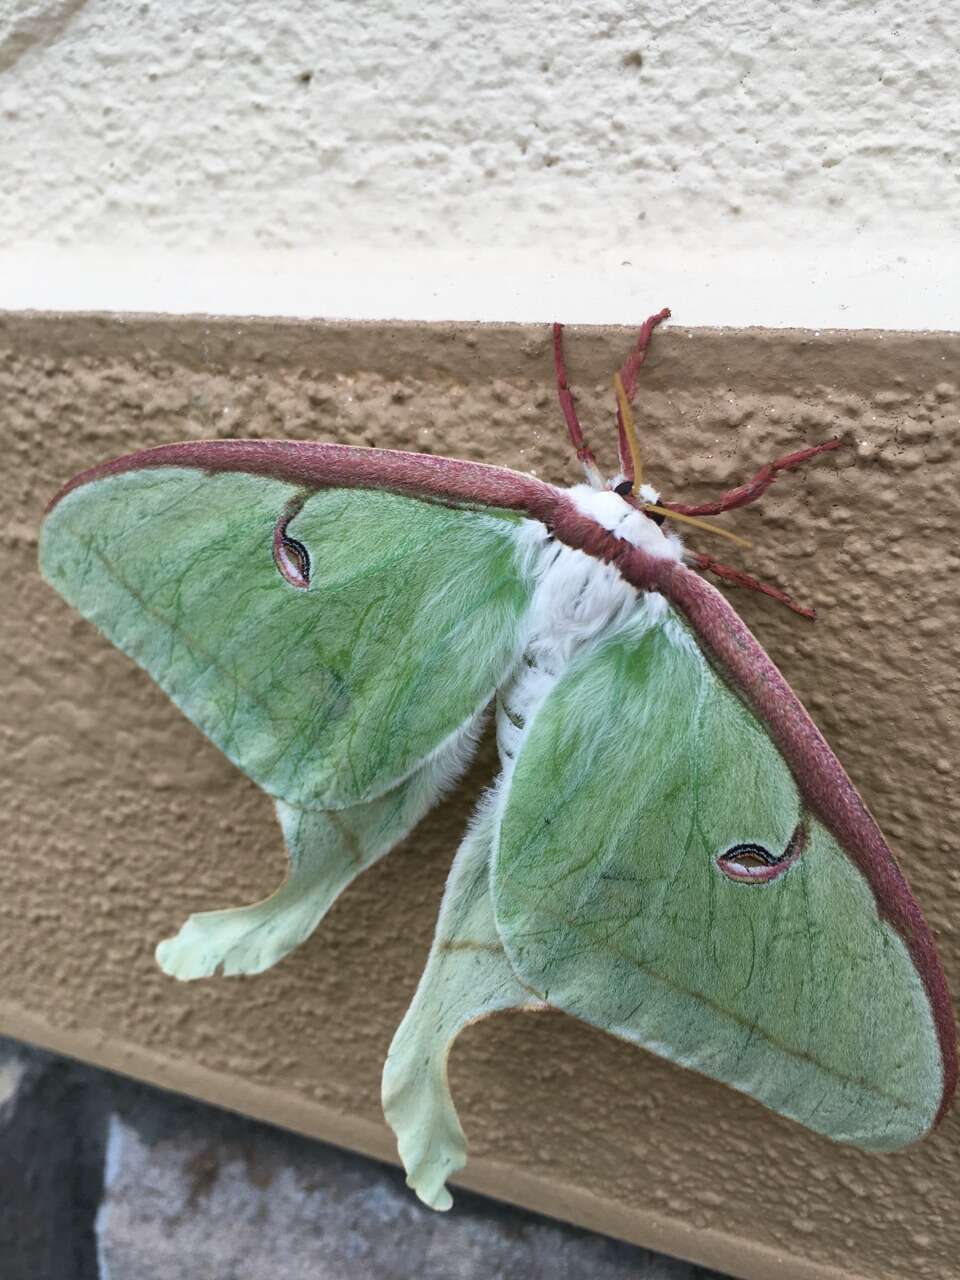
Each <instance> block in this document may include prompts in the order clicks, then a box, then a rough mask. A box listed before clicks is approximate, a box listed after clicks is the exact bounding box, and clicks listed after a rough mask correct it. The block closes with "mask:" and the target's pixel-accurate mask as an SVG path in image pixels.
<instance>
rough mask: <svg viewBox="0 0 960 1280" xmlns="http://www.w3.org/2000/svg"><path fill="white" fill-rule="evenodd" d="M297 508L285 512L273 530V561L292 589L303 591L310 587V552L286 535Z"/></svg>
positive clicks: (300, 543)
mask: <svg viewBox="0 0 960 1280" xmlns="http://www.w3.org/2000/svg"><path fill="white" fill-rule="evenodd" d="M298 510H299V507H298V508H297V509H296V510H294V511H291V510H289V509H288V510H286V511H284V513H283V515H281V517H280V519H279V520H278V521H277V523H276V525H275V526H274V530H273V559H274V563H275V564H276V566H277V568H278V569H279V571H280V573H281V575H282V576H283V577H284V578H286V580H287V582H289V583H290V585H291V586H292V587H296V588H297V589H298V590H299V591H305V590H306V589H307V587H309V585H310V552H309V551H308V550H307V548H306V547H305V546H304V545H303V543H302V542H298V541H297V539H296V538H291V537H289V536H288V534H287V525H288V524H289V523H290V521H291V520H292V519H293V517H294V516H295V515H296V514H297V511H298Z"/></svg>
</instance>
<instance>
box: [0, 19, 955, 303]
mask: <svg viewBox="0 0 960 1280" xmlns="http://www.w3.org/2000/svg"><path fill="white" fill-rule="evenodd" d="M955 30H956V13H955V12H954V13H951V12H950V9H949V6H944V5H943V4H942V2H941V0H912V2H911V3H910V4H904V3H903V0H879V3H862V2H859V0H739V2H738V3H728V2H727V0H715V2H714V3H701V2H700V0H672V2H671V0H641V2H640V3H636V2H632V3H627V2H626V0H616V2H615V0H606V3H604V2H603V0H593V2H588V0H583V3H571V0H475V2H472V3H471V2H469V0H462V2H459V0H417V2H416V3H414V2H412V0H393V2H392V3H391V2H389V0H374V2H370V3H364V2H362V0H313V2H311V3H307V2H306V0H300V2H299V3H298V2H296V0H270V2H269V3H268V2H267V0H263V2H262V3H251V2H249V0H248V2H247V3H241V2H239V0H231V2H230V3H227V2H223V3H216V0H150V2H149V3H146V2H142V0H0V306H64V307H83V308H94V307H100V306H129V307H138V308H147V309H158V308H167V309H174V310H199V309H203V310H214V311H253V312H287V313H293V314H326V315H352V316H370V317H383V316H409V317H418V318H436V317H454V318H476V317H491V318H492V317H497V318H507V319H510V318H516V319H544V318H547V317H550V316H553V315H560V316H563V317H564V318H566V319H571V320H624V321H627V320H635V319H636V318H637V316H638V315H639V314H640V313H641V312H645V311H646V310H649V309H650V308H652V307H654V306H660V305H662V304H663V303H664V302H668V303H670V304H671V305H672V306H673V307H674V310H675V312H676V314H677V317H678V319H682V320H684V321H687V322H689V323H704V322H706V323H734V324H744V323H746V324H750V323H757V324H790V323H802V324H810V325H814V326H816V325H830V326H837V325H839V326H843V325H848V324H849V325H881V326H885V327H887V326H890V327H940V328H956V327H960V325H958V323H957V315H956V310H955V303H954V296H955V295H956V292H957V291H956V268H957V265H958V259H957V250H956V249H955V247H954V246H955V244H956V242H957V238H958V232H960V164H958V163H957V156H956V150H957V143H958V134H960V105H958V104H960V97H958V93H957V88H956V84H957V53H958V50H957V46H956V40H955Z"/></svg>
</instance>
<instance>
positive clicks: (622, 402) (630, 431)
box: [613, 373, 643, 493]
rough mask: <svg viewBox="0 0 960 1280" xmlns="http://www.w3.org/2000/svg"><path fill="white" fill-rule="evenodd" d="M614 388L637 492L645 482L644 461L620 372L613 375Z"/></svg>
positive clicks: (633, 490)
mask: <svg viewBox="0 0 960 1280" xmlns="http://www.w3.org/2000/svg"><path fill="white" fill-rule="evenodd" d="M613 389H614V391H615V392H616V396H617V404H618V405H619V406H620V421H621V422H622V423H623V434H624V435H625V436H626V437H627V448H628V449H629V450H630V461H631V462H632V463H633V488H632V489H631V490H630V492H631V493H636V492H637V490H638V489H639V487H640V485H642V484H643V463H642V462H641V461H640V442H639V440H638V439H637V426H636V423H635V422H634V420H633V410H632V409H631V408H630V401H629V400H628V399H627V393H626V391H625V390H624V388H623V380H622V378H621V377H620V375H619V373H615V374H614V375H613Z"/></svg>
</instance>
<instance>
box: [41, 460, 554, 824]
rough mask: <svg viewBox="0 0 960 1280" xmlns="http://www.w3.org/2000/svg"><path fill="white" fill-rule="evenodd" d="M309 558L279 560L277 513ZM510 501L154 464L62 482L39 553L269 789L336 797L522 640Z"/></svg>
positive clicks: (57, 578) (368, 775)
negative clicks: (468, 504) (291, 571)
mask: <svg viewBox="0 0 960 1280" xmlns="http://www.w3.org/2000/svg"><path fill="white" fill-rule="evenodd" d="M291 504H293V508H294V509H293V513H292V515H291V518H290V519H289V520H288V521H286V522H285V523H284V525H283V528H284V531H285V537H286V539H287V540H288V542H293V543H295V544H296V545H297V546H298V547H299V548H300V549H301V550H305V551H306V554H307V556H308V557H309V562H310V565H311V578H310V583H309V587H308V588H307V589H306V590H298V589H296V588H295V587H294V586H292V585H291V583H290V582H289V581H288V580H287V579H286V578H284V576H283V575H282V574H281V573H280V572H278V569H277V565H276V562H275V557H274V536H275V531H276V528H277V525H278V521H280V520H282V519H283V516H284V512H285V510H287V509H288V508H289V507H290V505H291ZM517 523H518V520H517V518H516V517H514V516H512V515H501V516H496V515H492V514H489V513H486V512H476V511H462V510H454V509H452V508H450V507H446V506H442V505H440V504H438V503H428V502H421V501H417V500H416V499H412V498H408V497H405V496H400V495H397V494H393V493H385V492H377V491H374V490H360V489H337V488H328V489H320V490H318V491H316V492H313V493H309V494H306V495H303V494H302V493H299V492H298V490H297V488H296V486H294V485H292V484H289V483H286V482H284V481H282V480H278V479H273V478H271V477H269V476H263V475H255V474H245V473H242V472H223V473H210V472H206V471H203V470H200V469H199V468H189V467H159V468H153V469H143V470H130V471H126V472H124V473H122V474H119V475H107V476H104V477H102V478H100V479H96V480H93V481H92V482H90V483H88V484H84V485H81V486H80V487H78V488H76V489H74V490H72V491H71V492H70V493H68V494H67V495H66V496H65V497H64V498H62V499H61V500H60V501H59V502H58V503H57V504H56V506H54V508H53V509H52V511H51V512H50V514H49V515H48V516H47V519H46V521H45V523H44V527H43V533H42V542H41V566H42V569H43V572H44V574H45V576H46V577H47V579H48V581H49V582H50V583H51V584H52V585H53V586H54V587H56V589H57V590H58V591H59V592H60V593H61V595H63V596H64V597H65V598H66V599H67V600H68V601H69V603H70V604H72V605H73V606H74V607H75V608H77V609H78V610H79V611H80V612H81V613H82V614H83V615H84V616H85V617H87V618H89V619H90V620H91V621H92V622H94V623H96V625H97V626H98V627H100V629H101V630H102V631H104V632H105V634H106V635H107V636H108V638H109V639H110V640H112V641H113V643H114V644H116V645H117V646H118V647H119V648H121V649H122V650H123V651H124V652H125V653H127V654H129V655H130V656H131V657H132V658H134V659H135V660H136V661H137V662H139V663H140V665H141V666H143V667H145V668H146V670H147V671H148V672H149V673H150V674H151V675H152V676H153V678H154V679H155V680H156V681H157V683H158V684H160V685H161V687H162V688H163V689H164V690H165V691H166V692H167V693H168V694H169V695H170V696H171V697H172V698H173V700H174V701H175V702H176V703H177V705H178V706H179V707H180V708H181V710H183V711H184V712H185V714H186V715H188V716H189V717H190V719H191V720H193V721H194V723H196V724H197V725H198V726H199V727H200V728H201V729H202V730H203V731H204V733H206V734H207V735H208V737H210V738H211V739H212V740H213V741H214V742H215V743H216V744H217V746H218V747H220V749H221V750H222V751H224V752H225V753H226V755H228V756H229V757H230V759H231V760H233V761H234V763H235V764H237V765H238V766H239V767H240V768H241V769H243V770H244V772H245V773H247V774H249V775H250V777H251V778H253V780H254V781H255V782H257V783H258V785H260V786H261V787H263V788H264V790H265V791H267V792H268V793H269V794H270V795H272V796H274V797H276V798H278V799H282V800H285V801H287V802H288V803H296V804H303V805H317V806H325V807H343V806H347V805H350V804H355V803H357V802H358V801H361V800H367V799H371V798H373V797H374V796H376V795H379V794H382V793H383V792H384V791H386V790H388V789H389V788H391V787H393V786H395V785H396V784H397V783H398V782H400V781H402V780H403V778H405V777H406V776H408V775H409V774H410V773H412V772H413V770H414V769H416V768H417V767H419V765H420V764H422V763H423V761H424V760H425V759H426V758H427V757H428V756H429V755H430V754H431V753H432V752H433V751H435V750H436V749H437V748H438V747H439V746H440V745H441V744H442V743H443V742H444V740H445V739H447V738H449V737H450V735H452V734H455V733H456V732H457V731H458V730H459V729H460V728H461V726H462V725H464V724H465V723H466V722H467V721H468V720H470V718H471V717H472V716H474V715H475V714H476V712H477V711H478V709H479V708H480V707H482V706H483V705H484V704H485V703H486V702H488V701H489V699H490V697H491V696H492V694H493V691H494V689H495V687H496V685H497V683H498V681H499V680H500V679H501V678H502V675H503V672H504V671H505V670H506V669H508V668H509V666H510V665H511V663H512V662H513V661H514V660H515V657H516V648H517V643H518V636H519V628H520V623H521V620H522V617H523V613H524V610H525V608H526V604H527V600H528V594H529V588H528V586H527V584H526V583H525V581H524V579H523V575H522V573H521V571H520V566H519V562H518V557H517V553H516V541H515V531H516V526H517Z"/></svg>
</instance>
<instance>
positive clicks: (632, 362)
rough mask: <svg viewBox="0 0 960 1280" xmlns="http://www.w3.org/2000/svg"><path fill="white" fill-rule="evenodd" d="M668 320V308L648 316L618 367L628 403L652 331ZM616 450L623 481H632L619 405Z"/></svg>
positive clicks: (625, 435)
mask: <svg viewBox="0 0 960 1280" xmlns="http://www.w3.org/2000/svg"><path fill="white" fill-rule="evenodd" d="M669 319H670V308H669V307H664V308H663V310H662V311H658V312H657V314H656V315H655V316H648V317H647V319H646V320H644V322H643V324H642V325H641V326H640V332H639V333H638V334H637V340H636V342H635V343H634V346H633V350H632V351H631V352H630V354H629V355H628V356H627V358H626V360H624V362H623V364H622V365H621V366H620V381H621V383H622V384H623V390H624V393H625V394H626V397H627V400H628V401H630V400H632V399H633V397H634V396H635V395H636V392H637V375H638V373H639V372H640V368H641V366H642V364H643V362H644V360H646V358H647V349H648V347H649V346H650V339H651V338H652V337H653V331H654V329H656V327H657V325H658V324H662V323H663V321H664V320H669ZM617 448H618V450H619V454H620V470H621V471H622V472H623V476H624V479H625V480H630V481H633V480H634V479H635V478H636V477H635V476H634V474H633V456H632V454H631V452H630V447H629V445H628V443H627V433H626V430H625V429H624V425H623V413H622V411H621V409H620V406H619V404H618V405H617Z"/></svg>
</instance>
